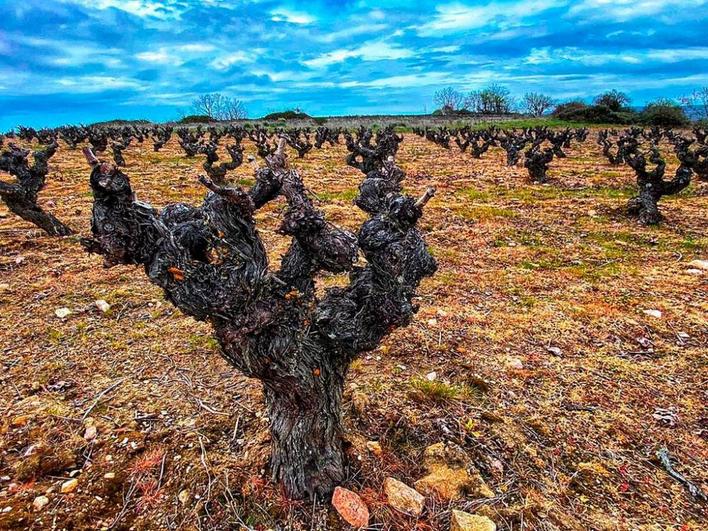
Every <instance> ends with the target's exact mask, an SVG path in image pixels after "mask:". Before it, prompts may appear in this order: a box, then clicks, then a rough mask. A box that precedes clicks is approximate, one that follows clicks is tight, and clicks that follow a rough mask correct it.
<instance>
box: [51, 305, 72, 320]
mask: <svg viewBox="0 0 708 531" xmlns="http://www.w3.org/2000/svg"><path fill="white" fill-rule="evenodd" d="M54 315H56V316H57V317H58V318H59V319H64V318H65V317H68V316H70V315H71V310H70V309H69V308H57V309H56V310H54Z"/></svg>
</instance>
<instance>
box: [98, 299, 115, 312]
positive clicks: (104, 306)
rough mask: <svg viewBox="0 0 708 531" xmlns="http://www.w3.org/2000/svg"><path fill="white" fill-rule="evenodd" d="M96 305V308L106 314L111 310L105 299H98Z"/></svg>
mask: <svg viewBox="0 0 708 531" xmlns="http://www.w3.org/2000/svg"><path fill="white" fill-rule="evenodd" d="M94 304H95V305H96V308H98V309H99V310H101V311H102V312H103V313H106V312H107V311H108V310H110V309H111V305H110V304H108V303H107V302H106V301H104V300H103V299H98V300H97V301H96V302H95V303H94Z"/></svg>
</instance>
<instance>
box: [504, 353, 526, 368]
mask: <svg viewBox="0 0 708 531" xmlns="http://www.w3.org/2000/svg"><path fill="white" fill-rule="evenodd" d="M506 364H507V365H508V366H509V367H511V368H512V369H523V368H524V363H523V362H522V361H521V359H519V358H516V357H513V356H510V357H509V358H508V359H507V362H506Z"/></svg>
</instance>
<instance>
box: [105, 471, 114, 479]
mask: <svg viewBox="0 0 708 531" xmlns="http://www.w3.org/2000/svg"><path fill="white" fill-rule="evenodd" d="M115 478H116V473H115V472H106V473H105V474H103V479H115Z"/></svg>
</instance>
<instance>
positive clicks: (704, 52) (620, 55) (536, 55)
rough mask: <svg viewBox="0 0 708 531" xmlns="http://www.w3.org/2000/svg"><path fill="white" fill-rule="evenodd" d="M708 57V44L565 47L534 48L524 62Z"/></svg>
mask: <svg viewBox="0 0 708 531" xmlns="http://www.w3.org/2000/svg"><path fill="white" fill-rule="evenodd" d="M702 59H708V47H694V48H675V49H668V48H667V49H647V50H637V49H629V50H626V49H625V50H622V51H618V52H616V53H612V52H592V51H587V50H583V49H581V48H576V47H572V46H569V47H564V48H551V47H548V46H546V47H543V48H533V49H532V50H531V52H530V53H529V55H528V56H527V57H526V58H525V59H524V60H523V63H525V64H530V65H544V64H552V63H561V62H569V63H579V64H582V65H584V66H602V65H608V64H613V63H614V64H616V63H625V64H635V65H638V64H644V63H650V62H655V63H677V62H680V61H690V60H702Z"/></svg>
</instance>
